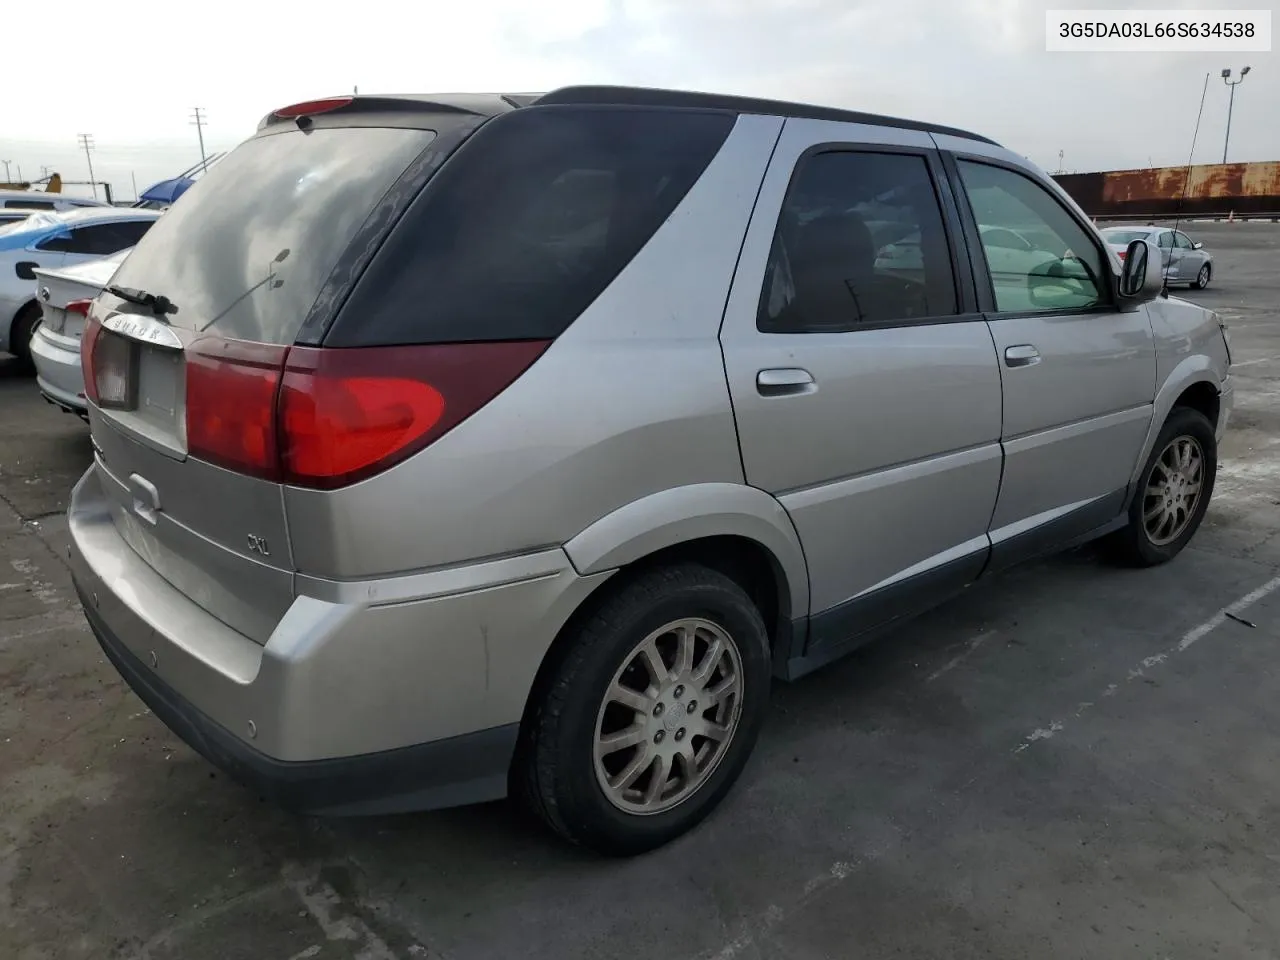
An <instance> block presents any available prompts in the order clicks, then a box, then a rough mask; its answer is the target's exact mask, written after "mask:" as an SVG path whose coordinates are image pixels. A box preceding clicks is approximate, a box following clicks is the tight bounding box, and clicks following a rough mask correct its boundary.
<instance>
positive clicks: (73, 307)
mask: <svg viewBox="0 0 1280 960" xmlns="http://www.w3.org/2000/svg"><path fill="white" fill-rule="evenodd" d="M91 303H93V301H92V300H72V301H71V302H70V303H68V304H67V305H66V306H65V307H63V308H62V309H63V310H65V311H67V313H78V314H79V315H80V316H82V317H87V316H89V304H91Z"/></svg>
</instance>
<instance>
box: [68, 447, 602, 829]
mask: <svg viewBox="0 0 1280 960" xmlns="http://www.w3.org/2000/svg"><path fill="white" fill-rule="evenodd" d="M112 509H118V508H117V507H114V506H113V504H112V502H111V501H110V500H109V499H108V497H107V495H106V494H105V493H104V492H103V488H102V485H101V480H100V479H99V476H98V467H97V466H96V464H95V466H93V467H91V468H90V469H89V471H88V472H87V473H86V474H85V475H84V476H83V477H82V478H81V480H80V482H79V483H78V484H77V485H76V488H75V490H74V491H73V493H72V498H71V506H70V509H69V527H70V532H71V541H72V545H71V548H70V551H69V560H70V566H71V570H72V575H73V578H74V580H75V584H76V589H77V591H78V593H79V594H80V598H81V602H82V604H83V605H84V608H85V613H86V616H87V618H88V620H89V623H90V625H91V627H92V628H93V632H94V633H95V635H96V636H97V638H98V641H99V643H100V644H101V645H102V647H103V649H104V650H105V651H106V653H107V656H108V657H109V658H110V659H111V661H112V663H113V664H114V665H115V666H116V668H117V670H119V672H120V674H121V675H122V676H123V677H124V679H125V680H126V681H127V682H128V683H129V685H130V686H131V687H132V688H133V689H134V690H135V691H136V692H137V694H138V696H139V697H141V698H142V700H143V701H144V702H146V703H147V704H148V705H149V706H150V707H151V709H152V710H153V711H154V712H155V714H156V715H157V716H158V717H159V718H160V719H161V720H162V721H163V722H164V723H165V724H167V725H168V726H169V727H170V728H171V729H172V730H173V731H174V732H175V733H176V734H177V735H178V736H180V737H181V738H182V739H184V740H185V741H186V742H187V743H188V744H190V745H191V746H192V747H193V748H194V749H195V750H196V751H197V752H199V753H201V754H202V755H203V756H205V757H206V758H207V759H208V760H210V761H211V762H212V763H214V764H215V765H217V766H219V767H221V768H223V769H224V770H226V771H227V773H229V774H230V775H231V776H232V777H233V778H235V779H237V780H240V781H241V782H243V783H245V784H247V785H250V786H252V787H254V788H256V789H257V790H259V791H261V792H262V793H263V794H264V795H265V796H267V797H269V798H270V799H272V800H274V801H276V802H279V803H281V804H283V805H285V806H288V807H291V808H294V809H299V810H304V811H308V812H315V813H324V814H330V815H347V814H369V813H393V812H401V811H408V810H423V809H431V808H438V807H444V806H454V805H458V804H464V803H474V802H481V801H485V800H492V799H496V798H498V797H500V796H502V795H504V794H505V792H506V788H507V772H508V768H509V766H510V762H511V757H512V753H513V750H514V747H515V742H516V732H517V730H518V729H519V724H520V720H521V718H522V716H523V713H524V707H525V703H526V701H527V699H528V695H529V691H530V690H531V689H532V685H533V679H534V676H535V674H536V672H537V668H538V666H539V665H540V664H541V661H542V658H543V656H544V655H545V652H546V650H547V648H548V647H549V646H550V644H551V641H552V640H553V639H554V637H555V635H556V633H557V632H558V630H559V628H560V626H561V625H562V624H563V623H564V621H565V620H567V618H568V616H569V614H570V613H571V612H572V611H573V609H574V608H576V606H577V605H578V604H579V603H580V602H581V600H582V599H583V598H585V596H586V595H587V594H588V593H589V592H590V590H591V589H592V588H593V587H594V585H595V584H596V583H598V582H600V581H602V580H603V579H606V578H607V576H608V574H599V575H595V576H592V577H580V576H579V575H578V574H577V573H576V571H574V570H573V567H572V565H571V564H569V562H568V558H567V557H565V555H564V553H563V551H561V550H544V551H539V552H538V553H536V554H529V555H523V556H518V557H512V558H507V559H504V560H499V561H491V562H487V563H480V564H474V565H470V566H465V567H454V568H449V569H446V570H440V571H435V572H431V573H427V574H417V575H411V576H407V577H399V578H389V579H385V580H380V581H361V582H356V583H352V582H346V583H327V582H325V581H315V580H311V579H309V578H302V577H299V578H298V581H299V588H298V589H299V590H300V591H301V590H306V591H308V595H303V596H299V597H297V598H296V599H295V600H294V602H293V605H292V606H291V607H290V608H289V610H288V611H287V612H286V613H285V615H284V617H283V618H282V619H281V620H280V622H279V624H278V625H277V626H276V628H275V630H274V631H273V632H272V634H271V636H270V638H269V639H268V640H267V642H266V643H265V644H263V645H260V644H258V643H255V642H254V641H252V640H250V639H249V638H247V637H245V636H243V635H241V634H239V633H237V632H235V631H234V630H232V629H230V628H229V627H227V626H226V625H225V624H223V623H222V622H221V621H219V620H217V619H216V618H215V617H214V616H212V615H211V614H210V613H208V612H207V611H206V610H205V609H203V608H202V607H200V606H198V605H197V604H196V603H194V602H193V601H192V600H191V599H190V598H188V597H187V596H186V595H184V594H182V593H180V592H179V591H178V590H176V589H175V588H174V587H173V586H171V585H170V584H169V583H168V581H166V580H164V579H163V578H162V577H161V576H160V575H159V574H158V573H157V572H156V571H155V570H154V569H153V568H152V567H151V566H150V565H148V564H147V563H146V562H145V561H144V560H142V558H141V557H139V556H138V554H136V553H135V552H134V551H133V549H132V548H131V547H130V546H129V545H128V543H127V542H126V541H125V540H124V539H123V538H122V537H121V536H120V535H119V533H118V532H117V531H116V527H115V524H114V522H113V520H112V515H111V510H112ZM317 594H322V595H323V596H318V595H317ZM373 598H377V599H376V600H375V599H373Z"/></svg>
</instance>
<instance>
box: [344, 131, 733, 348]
mask: <svg viewBox="0 0 1280 960" xmlns="http://www.w3.org/2000/svg"><path fill="white" fill-rule="evenodd" d="M733 123H734V117H733V116H731V115H729V114H719V113H699V112H693V111H688V112H684V111H662V110H635V109H632V110H628V109H617V108H599V107H592V108H568V109H567V108H559V107H545V108H537V107H534V108H527V109H522V110H517V111H514V112H512V113H509V114H506V115H504V116H502V117H499V118H497V119H495V120H491V121H489V123H487V124H486V125H485V126H483V127H481V128H480V130H479V131H477V132H476V134H475V135H474V136H473V137H472V138H471V139H470V140H469V141H468V142H467V143H465V144H464V145H463V146H462V147H461V148H460V149H459V150H458V152H457V153H456V154H455V155H454V156H453V157H451V158H450V159H449V160H448V161H447V162H446V163H445V165H444V166H443V167H442V168H441V169H440V171H439V173H437V174H436V175H435V177H434V178H433V179H432V180H431V182H430V183H429V184H428V185H427V187H426V189H425V190H424V191H423V193H422V195H421V196H420V197H418V199H417V200H415V201H414V203H413V205H412V206H411V207H410V208H409V210H408V211H407V212H406V213H405V215H404V218H403V219H402V220H401V222H400V223H399V224H398V225H397V226H396V228H395V230H394V231H393V232H392V234H391V236H390V237H389V238H388V240H387V242H386V244H385V246H384V247H383V249H382V250H380V251H379V252H378V254H377V256H376V257H375V258H374V260H373V262H372V263H371V264H370V266H369V269H368V270H367V271H366V272H365V274H364V276H363V277H362V278H361V279H360V282H359V284H358V286H357V287H356V289H355V291H354V292H353V294H352V297H351V299H350V301H349V302H348V303H347V305H346V307H345V308H344V310H343V312H342V315H341V316H340V317H339V319H338V321H337V323H336V324H335V325H334V328H333V330H332V331H331V333H330V335H329V336H328V337H327V338H326V340H325V342H326V344H328V345H331V346H365V345H374V344H415V343H448V342H458V341H468V340H472V341H474V340H540V339H552V338H554V337H557V336H559V335H560V333H562V332H563V331H564V330H565V328H567V327H568V326H569V324H571V323H572V322H573V321H574V320H575V319H576V318H577V317H578V316H579V314H581V313H582V312H583V311H584V310H585V309H586V308H587V307H588V306H589V305H590V304H591V302H592V301H593V300H595V298H596V297H598V296H599V295H600V293H601V292H602V291H603V290H604V289H605V288H606V287H607V286H608V285H609V283H610V282H611V281H612V280H613V278H614V277H615V276H617V275H618V273H619V272H620V271H621V270H622V269H623V268H624V267H625V266H626V265H627V263H628V262H630V260H631V259H632V258H633V257H634V256H635V255H636V254H637V253H638V252H639V251H640V249H641V248H642V247H643V246H644V245H645V243H647V242H648V240H649V239H650V237H652V236H653V234H654V233H655V232H656V231H657V229H658V228H659V227H660V226H662V224H663V223H664V222H665V221H666V219H667V218H668V217H669V216H670V215H671V213H672V211H673V210H675V208H676V206H677V205H678V204H679V203H680V201H681V200H682V199H683V198H684V196H685V194H686V193H688V191H689V189H690V187H692V186H693V184H694V183H695V182H697V180H698V178H699V177H700V176H701V175H702V172H703V171H704V170H705V169H706V167H707V164H709V163H710V162H711V159H712V158H713V157H714V156H715V154H716V152H717V151H718V150H719V149H720V147H721V145H722V144H723V143H724V141H725V138H726V137H727V136H728V135H729V131H730V130H731V129H732V127H733Z"/></svg>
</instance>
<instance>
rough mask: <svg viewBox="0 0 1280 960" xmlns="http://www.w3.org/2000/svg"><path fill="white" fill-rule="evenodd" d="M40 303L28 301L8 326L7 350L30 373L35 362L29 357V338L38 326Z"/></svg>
mask: <svg viewBox="0 0 1280 960" xmlns="http://www.w3.org/2000/svg"><path fill="white" fill-rule="evenodd" d="M40 317H41V314H40V304H38V303H28V304H27V305H26V306H25V307H23V308H22V309H21V310H19V311H18V315H17V316H16V317H14V319H13V325H12V326H10V327H9V352H10V353H11V354H13V355H14V356H15V357H17V358H18V363H19V364H20V365H21V367H22V369H23V370H24V371H25V372H27V373H31V372H32V371H34V370H35V368H36V367H35V363H34V362H33V361H32V359H31V338H32V337H34V336H35V333H36V327H38V326H40Z"/></svg>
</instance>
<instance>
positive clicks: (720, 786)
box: [514, 564, 769, 855]
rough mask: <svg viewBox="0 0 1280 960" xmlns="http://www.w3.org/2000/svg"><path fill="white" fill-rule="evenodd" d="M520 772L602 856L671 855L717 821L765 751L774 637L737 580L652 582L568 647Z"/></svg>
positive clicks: (698, 574)
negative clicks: (684, 839)
mask: <svg viewBox="0 0 1280 960" xmlns="http://www.w3.org/2000/svg"><path fill="white" fill-rule="evenodd" d="M566 640H567V645H566V646H564V647H563V648H562V650H561V653H560V656H559V658H558V660H557V662H556V665H555V668H554V671H555V672H554V673H553V674H552V676H551V678H550V680H549V682H548V683H547V686H546V689H545V692H544V693H543V694H542V698H541V701H540V702H539V703H538V704H537V706H536V708H535V712H534V713H533V715H532V717H531V719H530V723H529V727H528V730H527V731H526V734H527V742H526V743H525V744H524V748H523V749H522V751H521V757H520V758H519V759H518V761H517V764H518V767H517V769H516V770H515V771H514V773H515V775H516V776H517V777H518V778H519V779H518V782H517V784H516V786H517V790H518V791H519V792H520V793H521V794H523V796H524V799H525V801H526V802H527V803H528V805H529V806H530V807H531V808H532V809H533V810H534V812H535V813H537V814H538V815H539V816H540V817H541V818H542V819H543V820H544V821H545V822H546V824H547V825H548V826H550V827H551V829H553V830H554V831H555V832H556V833H558V834H560V835H561V836H562V837H564V838H565V839H567V840H570V841H571V842H574V843H580V844H582V845H583V846H586V847H589V848H591V849H593V850H596V851H598V852H600V853H604V854H610V855H631V854H637V853H642V852H644V851H646V850H650V849H653V848H654V847H658V846H661V845H662V844H664V843H667V842H668V841H670V840H673V839H674V838H676V837H678V836H679V835H680V834H682V833H684V832H685V831H687V830H689V829H690V828H692V827H693V826H694V825H695V824H697V823H698V822H699V821H701V820H702V819H703V818H704V817H705V816H707V814H709V813H710V812H711V811H712V810H713V809H714V808H715V806H716V805H717V804H719V802H720V801H721V800H722V799H723V798H724V796H725V794H727V793H728V792H729V789H730V788H731V787H732V786H733V783H734V781H735V780H737V778H738V775H739V774H740V773H741V772H742V769H743V767H744V766H745V765H746V762H747V758H748V756H749V755H750V753H751V750H752V747H753V746H754V745H755V741H756V737H757V735H758V733H759V729H760V724H761V721H762V720H763V718H764V711H765V703H766V700H767V698H768V692H769V657H768V636H767V634H766V631H765V626H764V622H763V620H762V619H761V617H760V613H759V611H758V610H757V609H756V608H755V606H754V605H753V604H752V602H751V600H750V598H749V597H748V596H747V595H746V594H745V593H744V592H743V590H742V588H741V587H739V586H738V585H737V584H736V583H735V582H734V581H733V580H731V579H729V578H728V577H726V576H724V575H723V574H721V573H719V572H717V571H714V570H710V569H708V568H706V567H702V566H698V565H694V564H685V565H679V566H675V567H670V568H666V569H659V570H652V571H649V572H646V573H644V574H641V575H640V576H638V577H637V578H636V579H634V580H632V581H631V582H629V583H627V584H625V585H624V586H623V587H621V589H619V590H618V591H617V592H616V593H614V594H613V595H612V596H610V597H609V598H608V599H607V600H606V601H605V602H604V603H602V604H601V605H600V606H599V608H598V609H596V610H595V611H594V613H593V614H592V615H591V616H590V617H589V618H588V619H586V620H585V621H584V622H583V623H581V624H579V625H578V626H577V627H576V629H574V630H573V633H572V634H571V635H570V636H569V637H567V638H566Z"/></svg>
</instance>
